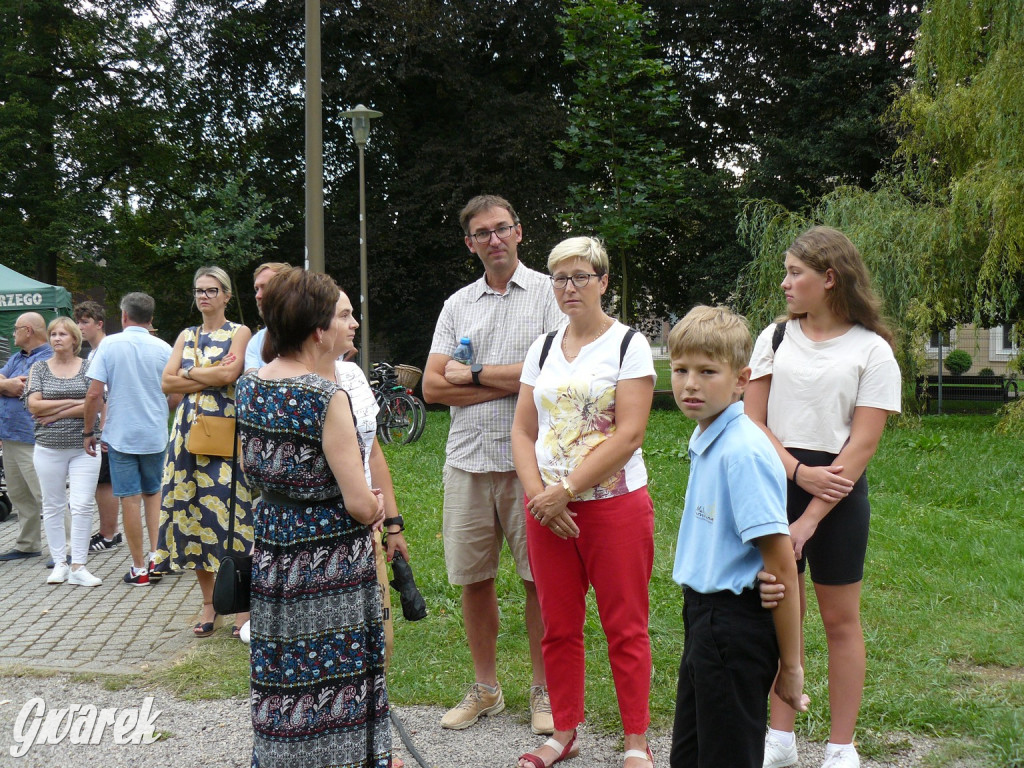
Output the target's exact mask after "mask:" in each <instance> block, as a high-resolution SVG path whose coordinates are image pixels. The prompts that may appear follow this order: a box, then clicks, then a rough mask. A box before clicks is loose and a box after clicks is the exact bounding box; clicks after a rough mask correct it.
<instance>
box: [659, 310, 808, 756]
mask: <svg viewBox="0 0 1024 768" xmlns="http://www.w3.org/2000/svg"><path fill="white" fill-rule="evenodd" d="M668 347H669V355H670V357H671V360H672V393H673V395H674V397H675V400H676V404H677V405H678V406H679V408H680V410H682V412H683V413H685V414H686V415H687V416H688V417H689V418H691V419H694V420H695V421H696V422H697V429H696V430H695V431H694V432H693V435H692V436H691V437H690V444H689V454H690V479H689V484H688V486H687V489H686V503H685V506H684V509H683V517H682V520H681V521H680V523H679V539H678V542H677V544H676V558H675V565H674V567H673V571H672V578H673V579H674V580H675V581H676V582H678V583H679V584H680V585H682V587H683V597H684V608H683V626H684V628H685V633H686V638H685V641H684V645H683V658H682V662H681V663H680V666H679V684H678V688H677V695H676V712H675V723H674V727H673V731H672V752H671V757H670V764H671V766H672V768H712V767H714V768H720V767H721V766H730V768H761V763H762V761H763V759H764V732H765V728H766V726H767V721H768V694H769V693H770V691H771V687H772V682H773V680H774V681H775V689H776V691H777V692H778V694H779V695H780V696H781V697H782V698H783V700H784V701H786V703H788V704H790V706H792V707H794V708H795V709H797V710H799V711H805V710H806V709H807V704H808V699H807V696H805V695H804V694H803V680H804V673H803V667H802V664H801V655H800V606H799V605H798V601H796V600H793V601H792V602H790V603H788V604H787V601H785V600H782V601H780V602H779V603H778V607H776V608H775V609H773V610H771V611H769V610H767V609H765V608H762V607H761V601H760V597H759V595H758V591H757V572H758V571H760V570H761V569H762V568H766V569H767V570H769V571H770V572H771V573H773V574H775V575H776V576H777V577H778V580H779V581H781V582H782V583H783V584H785V585H786V592H787V593H789V594H796V593H797V589H798V586H797V575H796V560H795V558H794V556H793V547H792V545H791V544H790V540H789V525H788V523H787V520H786V475H785V470H784V469H783V467H782V462H781V461H780V460H779V457H778V455H777V454H776V452H775V449H774V448H773V447H772V444H771V442H770V441H769V439H768V437H767V436H766V435H765V433H764V432H762V431H761V429H760V428H759V427H758V426H757V425H755V424H754V423H753V422H752V421H751V420H750V419H749V418H747V416H746V415H745V414H744V413H743V404H742V403H741V402H740V398H741V397H742V395H743V390H744V389H745V388H746V386H747V383H748V382H749V380H750V367H749V366H748V365H747V362H748V361H749V360H750V354H751V351H752V347H753V342H752V340H751V338H750V331H749V330H748V328H747V325H746V321H745V320H744V319H743V318H742V317H740V316H739V315H736V314H734V313H733V312H731V311H730V310H728V309H726V308H723V307H704V306H698V307H694V308H693V309H692V310H691V311H690V312H689V313H688V314H687V315H686V317H684V318H683V319H682V320H680V321H679V322H678V323H677V324H676V326H675V327H674V328H673V329H672V332H671V334H670V335H669V339H668Z"/></svg>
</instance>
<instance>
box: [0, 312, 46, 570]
mask: <svg viewBox="0 0 1024 768" xmlns="http://www.w3.org/2000/svg"><path fill="white" fill-rule="evenodd" d="M14 344H15V346H17V347H20V348H21V349H20V351H18V352H16V353H14V354H13V355H11V357H10V359H9V360H8V361H7V364H6V365H4V367H3V368H2V369H0V440H3V441H4V471H5V473H6V477H7V493H8V495H9V496H10V497H11V502H12V503H13V504H14V506H15V507H17V509H18V525H19V526H20V528H19V531H18V541H17V543H16V544H15V545H14V549H12V550H11V551H10V552H5V553H4V554H2V555H0V560H21V559H22V558H26V557H38V556H39V552H40V551H41V550H42V547H43V542H42V538H41V537H40V526H39V515H40V512H41V511H42V502H43V496H42V494H41V493H40V492H39V478H38V477H36V470H35V466H34V465H33V464H32V452H33V451H34V450H35V444H36V438H35V424H34V422H33V421H32V416H31V415H29V412H28V408H26V407H25V401H24V400H22V399H21V396H22V394H23V393H24V391H25V382H26V381H27V380H28V373H29V370H30V369H31V368H32V366H33V365H35V364H36V363H38V362H39V361H41V360H49V359H50V358H51V357H53V349H52V348H51V347H50V345H49V344H47V343H46V321H45V320H44V319H43V316H42V315H40V314H39V313H38V312H26V313H25V314H23V315H21V316H19V317H18V319H17V320H16V321H15V322H14Z"/></svg>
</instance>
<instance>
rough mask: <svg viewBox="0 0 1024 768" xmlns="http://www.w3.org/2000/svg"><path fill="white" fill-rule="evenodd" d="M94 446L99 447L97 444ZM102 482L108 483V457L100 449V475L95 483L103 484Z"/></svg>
mask: <svg viewBox="0 0 1024 768" xmlns="http://www.w3.org/2000/svg"><path fill="white" fill-rule="evenodd" d="M96 447H97V448H99V444H97V445H96ZM104 483H106V484H107V485H110V459H109V458H107V452H106V451H100V476H99V479H98V480H97V481H96V485H103V484H104Z"/></svg>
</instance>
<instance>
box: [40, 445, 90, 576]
mask: <svg viewBox="0 0 1024 768" xmlns="http://www.w3.org/2000/svg"><path fill="white" fill-rule="evenodd" d="M32 459H33V464H34V465H35V468H36V476H37V477H38V478H39V489H40V490H41V491H42V493H43V530H45V531H46V541H47V543H48V544H49V545H50V556H51V557H52V558H53V562H55V563H60V562H63V561H64V558H65V557H67V539H66V537H65V535H64V510H65V509H66V508H67V506H68V487H69V485H70V489H71V494H70V500H71V561H72V562H73V563H75V564H77V565H85V562H86V560H88V558H89V534H90V531H91V530H92V512H93V508H94V507H93V502H94V500H95V498H96V481H97V479H98V478H99V476H100V455H99V453H98V452H97V454H96V455H95V456H90V455H89V454H88V453H86V452H85V449H83V448H45V447H44V446H41V445H39V444H38V443H37V444H36V447H35V453H34V454H33V456H32Z"/></svg>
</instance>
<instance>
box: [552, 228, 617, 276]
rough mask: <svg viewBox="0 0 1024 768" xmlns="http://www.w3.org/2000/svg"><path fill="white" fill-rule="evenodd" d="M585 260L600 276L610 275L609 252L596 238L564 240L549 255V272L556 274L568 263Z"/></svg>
mask: <svg viewBox="0 0 1024 768" xmlns="http://www.w3.org/2000/svg"><path fill="white" fill-rule="evenodd" d="M576 259H583V261H585V262H587V263H588V264H589V265H590V267H591V269H593V270H594V272H595V273H597V275H598V276H601V275H607V274H608V252H607V251H606V250H605V249H604V243H602V242H601V241H600V240H598V239H597V238H596V237H570V238H569V239H568V240H563V241H562V242H560V243H559V244H558V245H556V246H555V247H554V248H552V249H551V253H550V254H549V255H548V272H554V271H555V270H556V269H558V267H559V265H561V264H564V263H565V262H567V261H576Z"/></svg>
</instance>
